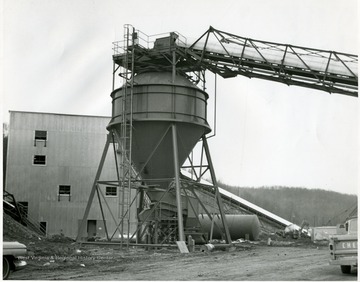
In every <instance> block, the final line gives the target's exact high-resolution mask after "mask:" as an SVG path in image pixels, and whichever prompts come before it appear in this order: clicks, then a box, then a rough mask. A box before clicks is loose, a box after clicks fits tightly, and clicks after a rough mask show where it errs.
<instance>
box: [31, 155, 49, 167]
mask: <svg viewBox="0 0 360 282" xmlns="http://www.w3.org/2000/svg"><path fill="white" fill-rule="evenodd" d="M33 164H34V165H46V156H45V155H35V156H34V159H33Z"/></svg>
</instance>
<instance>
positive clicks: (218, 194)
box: [202, 136, 231, 244]
mask: <svg viewBox="0 0 360 282" xmlns="http://www.w3.org/2000/svg"><path fill="white" fill-rule="evenodd" d="M202 139H203V146H204V149H205V154H206V158H207V161H208V165H209V168H210V174H211V179H212V182H213V186H214V188H215V197H216V200H217V203H218V206H219V211H220V215H221V221H222V224H223V227H224V229H225V238H226V243H228V244H231V236H230V232H229V227H228V225H227V222H226V219H225V213H224V207H223V203H222V199H221V195H220V193H219V186H218V184H217V180H216V176H215V171H214V167H213V164H212V161H211V156H210V151H209V145H208V143H207V140H206V137H205V136H203V138H202Z"/></svg>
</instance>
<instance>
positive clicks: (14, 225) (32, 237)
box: [3, 213, 44, 244]
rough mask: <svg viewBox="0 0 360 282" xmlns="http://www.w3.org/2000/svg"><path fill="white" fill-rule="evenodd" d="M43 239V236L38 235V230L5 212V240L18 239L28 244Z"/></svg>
mask: <svg viewBox="0 0 360 282" xmlns="http://www.w3.org/2000/svg"><path fill="white" fill-rule="evenodd" d="M43 239H44V237H43V236H41V235H38V234H37V233H36V232H34V231H32V230H30V229H29V228H27V227H26V226H24V225H22V224H21V223H19V222H17V221H16V220H14V219H13V218H12V217H11V216H9V215H7V214H6V213H3V241H18V242H20V243H24V244H26V243H29V242H33V241H40V240H43Z"/></svg>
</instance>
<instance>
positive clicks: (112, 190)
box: [105, 186, 117, 197]
mask: <svg viewBox="0 0 360 282" xmlns="http://www.w3.org/2000/svg"><path fill="white" fill-rule="evenodd" d="M105 196H107V197H114V196H117V187H115V186H106V190H105Z"/></svg>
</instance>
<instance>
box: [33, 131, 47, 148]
mask: <svg viewBox="0 0 360 282" xmlns="http://www.w3.org/2000/svg"><path fill="white" fill-rule="evenodd" d="M37 141H43V142H45V143H44V146H45V147H46V141H47V131H46V130H35V138H34V146H36V144H37Z"/></svg>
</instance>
